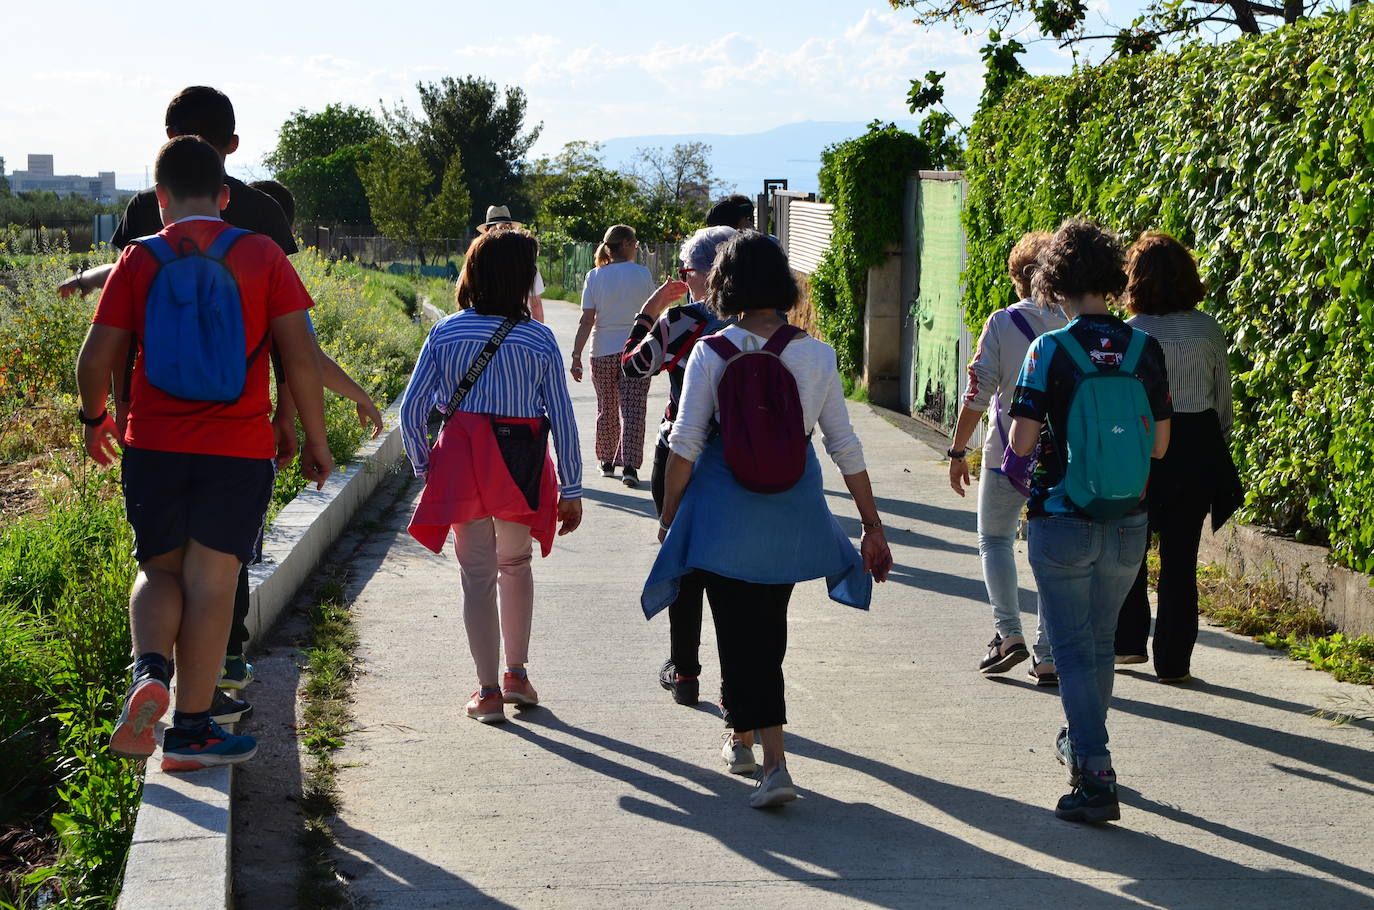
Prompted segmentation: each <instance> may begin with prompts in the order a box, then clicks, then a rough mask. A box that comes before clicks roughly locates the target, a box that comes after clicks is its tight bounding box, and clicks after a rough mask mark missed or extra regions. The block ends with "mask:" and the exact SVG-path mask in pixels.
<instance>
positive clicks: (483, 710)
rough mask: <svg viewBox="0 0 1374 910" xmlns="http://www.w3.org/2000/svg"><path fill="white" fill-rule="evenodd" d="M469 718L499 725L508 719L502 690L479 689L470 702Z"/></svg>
mask: <svg viewBox="0 0 1374 910" xmlns="http://www.w3.org/2000/svg"><path fill="white" fill-rule="evenodd" d="M465 710H466V711H467V714H468V717H471V718H472V719H473V720H476V721H481V722H482V723H484V724H499V723H502V722H504V721H505V719H506V708H505V704H504V703H503V702H502V700H501V690H500V689H478V690H477V691H476V692H474V693H472V698H471V699H469V700H468V704H467V708H466V709H465Z"/></svg>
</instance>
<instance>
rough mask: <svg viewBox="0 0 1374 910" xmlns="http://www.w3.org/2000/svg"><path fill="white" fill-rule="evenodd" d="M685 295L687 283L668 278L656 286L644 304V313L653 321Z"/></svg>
mask: <svg viewBox="0 0 1374 910" xmlns="http://www.w3.org/2000/svg"><path fill="white" fill-rule="evenodd" d="M686 293H687V282H685V281H678V280H676V279H673V278H670V279H668V280H667V281H665V282H663V283H662V284H660V285H659V286H658V289H657V290H656V291H654V292H653V293H652V294H650V295H649V299H648V300H647V301H645V303H644V313H645V314H647V315H649V316H652V317H653V318H654V319H657V318H658V317H660V316H662V315H663V311H664V310H666V309H668V307H669V306H670V305H671V304H672V302H673V301H674V300H677V299H678V298H680V297H682V296H683V295H685V294H686Z"/></svg>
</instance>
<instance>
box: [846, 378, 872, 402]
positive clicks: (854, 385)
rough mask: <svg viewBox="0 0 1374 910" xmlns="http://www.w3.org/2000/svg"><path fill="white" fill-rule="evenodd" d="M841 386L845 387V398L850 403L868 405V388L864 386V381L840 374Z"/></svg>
mask: <svg viewBox="0 0 1374 910" xmlns="http://www.w3.org/2000/svg"><path fill="white" fill-rule="evenodd" d="M840 384H841V386H843V387H844V397H845V398H848V399H849V400H850V401H857V402H859V403H861V404H867V403H868V386H866V385H864V382H863V380H862V379H856V378H855V377H853V376H849V375H847V374H844V373H841V374H840Z"/></svg>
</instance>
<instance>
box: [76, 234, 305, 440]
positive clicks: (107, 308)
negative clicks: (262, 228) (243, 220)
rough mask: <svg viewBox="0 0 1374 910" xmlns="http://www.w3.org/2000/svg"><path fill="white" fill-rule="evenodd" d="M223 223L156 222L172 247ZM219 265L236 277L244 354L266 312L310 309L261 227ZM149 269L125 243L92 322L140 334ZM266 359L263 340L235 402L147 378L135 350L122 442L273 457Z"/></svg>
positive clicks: (200, 242) (206, 237)
mask: <svg viewBox="0 0 1374 910" xmlns="http://www.w3.org/2000/svg"><path fill="white" fill-rule="evenodd" d="M228 227H229V225H228V224H226V223H225V222H223V221H220V220H217V219H216V220H209V219H195V220H185V221H179V222H177V223H176V224H172V225H169V226H168V227H165V228H163V230H162V234H161V236H163V237H165V238H166V239H167V242H168V243H170V244H171V245H172V249H177V246H178V244H179V243H181V242H183V239H184V238H189V239H190V240H191V241H192V242H193V243H195V245H196V246H197V247H199V248H200V249H202V250H204V249H208V248H209V247H210V245H211V244H213V243H214V242H215V238H216V237H218V236H219V235H220V233H221V232H222V231H224V230H226V229H227V228H228ZM225 265H226V266H227V267H228V268H229V271H230V272H232V273H233V275H234V277H235V278H236V279H237V280H238V285H239V296H240V302H241V305H242V307H243V331H244V344H245V346H244V352H243V356H244V359H245V360H246V359H247V358H248V355H249V354H250V353H251V352H252V351H253V349H254V348H256V347H257V346H258V344H259V343H260V342H261V341H262V339H263V336H264V335H265V334H266V333H267V332H268V328H269V326H270V324H271V321H272V320H273V319H276V318H277V317H278V316H283V315H285V314H287V313H292V312H295V311H296V310H305V309H309V308H310V307H311V306H312V305H313V304H312V301H311V300H310V294H309V293H308V292H307V291H306V289H305V285H303V284H301V279H300V276H299V275H297V274H296V270H295V268H294V267H293V266H292V265H291V262H290V261H289V260H288V259H287V258H286V256H285V254H283V253H282V251H281V249H280V248H279V247H278V246H277V245H276V243H274V242H273V241H272V240H271V239H270V238H268V237H266V236H264V235H262V234H248V235H245V236H243V237H240V238H239V239H238V241H237V242H236V243H235V244H234V245H233V247H231V248H230V250H229V255H228V256H227V257H226V258H225ZM156 272H157V260H156V259H155V258H154V257H153V254H152V253H150V252H148V251H147V250H146V249H144V248H143V247H142V246H141V245H139V244H130V245H129V246H127V247H125V248H124V252H123V254H122V255H121V256H120V257H119V262H118V263H116V264H115V269H114V271H113V272H111V273H110V277H109V280H108V281H106V282H105V290H104V291H103V292H102V293H101V295H100V302H99V303H98V304H97V305H96V308H95V319H94V321H95V322H96V323H98V324H99V325H108V326H112V327H113V328H117V329H125V330H127V331H130V332H133V333H134V335H135V336H136V337H138V338H142V337H143V334H144V333H143V319H144V314H145V306H144V302H145V299H146V298H147V294H148V288H149V286H150V285H151V284H152V281H153V275H154V274H155V273H156ZM269 362H270V358H269V357H268V353H267V346H266V345H264V346H263V347H262V350H261V351H259V352H258V356H257V357H256V358H254V360H253V363H252V365H251V366H250V367H249V369H248V378H247V380H246V382H245V383H244V386H243V395H242V396H240V397H239V399H238V400H237V401H230V402H206V401H187V400H185V399H183V398H176V397H173V396H171V395H168V394H167V393H166V392H164V391H162V390H161V389H159V388H157V387H156V386H154V385H153V384H152V383H150V382H148V378H147V376H146V375H144V371H143V354H142V352H141V351H140V352H139V355H138V358H137V359H136V360H135V361H134V375H133V382H132V383H131V385H130V388H129V422H128V426H127V428H126V429H125V433H124V441H125V443H126V444H128V445H131V446H134V447H135V448H139V449H155V450H158V451H162V452H192V453H196V454H201V455H230V456H235V457H238V458H272V457H273V456H275V455H276V442H275V440H274V438H273V435H272V423H271V413H272V399H271V392H270V389H269V384H268V375H267V374H268V364H269Z"/></svg>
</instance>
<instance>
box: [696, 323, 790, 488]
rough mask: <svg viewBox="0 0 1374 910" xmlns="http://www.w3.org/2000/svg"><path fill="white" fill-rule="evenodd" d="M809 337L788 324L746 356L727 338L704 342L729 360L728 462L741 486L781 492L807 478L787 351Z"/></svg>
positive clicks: (725, 398) (722, 399) (722, 391)
mask: <svg viewBox="0 0 1374 910" xmlns="http://www.w3.org/2000/svg"><path fill="white" fill-rule="evenodd" d="M805 334H806V333H805V332H803V331H802V330H801V329H799V328H797V327H796V326H794V325H784V326H781V327H779V328H778V330H777V331H776V332H774V333H773V337H772V338H769V339H768V343H767V344H765V345H764V346H763V347H762V348H759V349H758V350H754V351H741V350H740V349H739V348H738V347H737V346H736V345H735V344H734V342H732V341H731V340H730V339H728V338H726V337H725V336H724V335H712V336H710V337H709V338H705V339H703V341H704V343H705V344H706V345H707V346H709V347H710V348H711V350H712V351H715V352H716V354H718V355H720V357H721V359H722V360H724V361H725V369H724V371H722V372H721V374H720V381H719V382H718V383H717V384H716V401H717V403H718V404H719V406H720V437H721V442H722V444H723V445H724V447H725V463H726V464H727V465H729V467H730V473H731V474H734V475H735V480H736V482H738V483H739V485H740V486H742V487H744V488H745V489H746V490H753V491H754V492H755V493H782V492H784V491H786V490H790V489H792V487H793V486H795V485H796V483H797V481H798V480H801V477H802V475H803V474H805V473H806V453H807V448H808V446H809V442H808V440H807V435H806V427H805V423H804V421H803V419H802V406H801V396H800V395H799V394H798V393H797V380H796V378H795V377H794V376H793V375H792V371H791V370H789V369H787V366H786V364H784V363H783V362H782V351H783V348H785V347H787V345H788V344H790V343H791V342H792V341H793V340H794V339H796V338H799V337H801V336H803V335H805Z"/></svg>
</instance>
